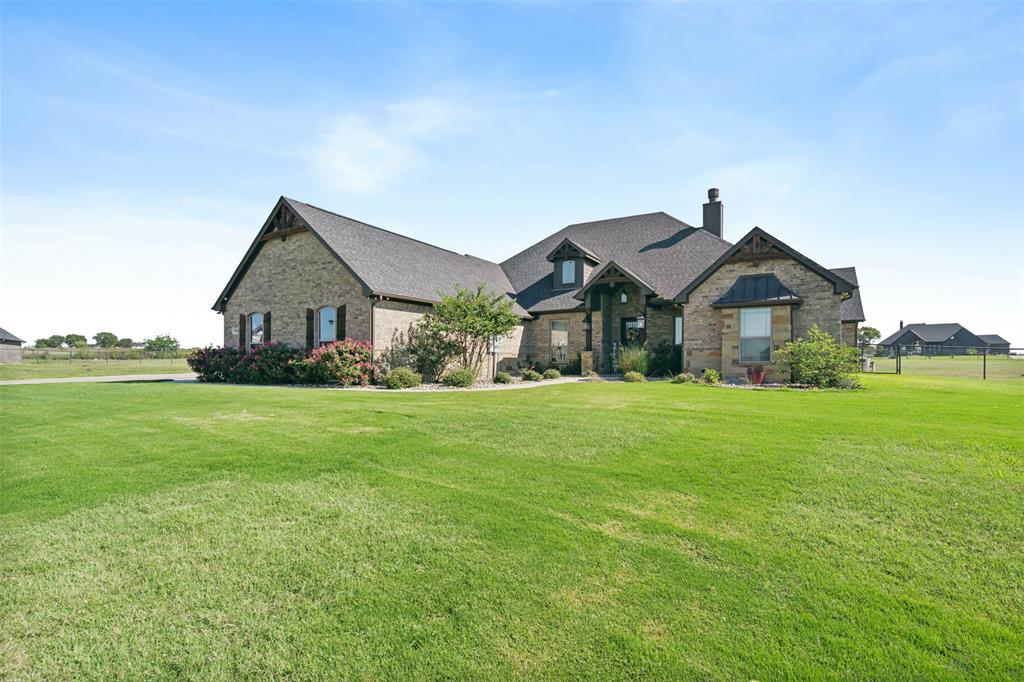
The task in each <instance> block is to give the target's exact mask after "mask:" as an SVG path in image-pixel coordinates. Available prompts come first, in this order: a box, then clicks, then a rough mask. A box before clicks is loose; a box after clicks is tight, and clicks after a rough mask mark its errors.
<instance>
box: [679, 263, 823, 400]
mask: <svg viewBox="0 0 1024 682" xmlns="http://www.w3.org/2000/svg"><path fill="white" fill-rule="evenodd" d="M762 273H774V274H775V276H776V277H778V278H779V280H780V281H781V282H782V283H783V284H784V285H786V286H787V287H789V289H790V290H791V291H793V292H794V293H795V294H796V295H798V296H800V297H801V298H802V299H803V303H802V304H801V305H799V306H774V307H773V310H772V352H773V353H774V352H775V351H776V350H777V349H778V348H780V347H781V346H782V344H783V343H785V342H786V341H789V340H790V339H791V338H795V337H800V336H806V335H807V331H808V330H809V329H810V328H811V327H812V326H813V325H814V324H817V325H818V326H819V327H820V328H821V329H822V330H824V331H826V332H828V333H829V334H831V335H832V336H833V337H834V338H835V339H837V340H841V339H842V333H841V332H842V329H841V323H840V319H841V311H840V309H841V300H840V296H839V294H836V293H835V292H834V288H833V286H832V283H831V282H828V281H826V280H825V279H823V278H822V277H821V276H820V275H818V274H816V273H815V272H813V271H812V270H810V269H808V268H806V267H805V266H803V265H801V264H800V263H798V262H796V261H795V260H792V259H789V258H786V259H771V260H765V261H762V262H760V263H759V264H757V265H756V266H755V265H753V264H752V263H750V262H731V263H726V264H724V265H723V266H722V267H720V268H719V269H718V270H717V271H716V272H715V273H713V274H712V275H711V276H710V277H709V278H708V279H706V280H705V281H704V282H702V283H701V285H700V286H699V287H697V289H696V290H695V291H693V293H691V294H690V300H689V302H688V303H687V304H686V305H684V306H683V328H684V331H683V367H684V369H687V370H688V371H691V372H693V373H695V374H699V373H700V372H701V371H702V370H704V369H706V368H710V369H716V370H719V371H721V372H722V375H723V376H725V377H727V378H739V377H742V376H745V375H746V371H747V368H748V367H749V366H750V365H753V364H763V365H764V367H765V374H766V375H767V376H768V378H769V379H770V380H773V379H779V378H788V374H787V373H786V371H785V369H784V368H780V367H778V366H774V365H773V364H772V363H752V362H749V363H740V362H739V359H738V356H739V315H738V313H737V312H736V309H733V308H725V309H718V308H713V307H712V306H711V303H712V302H714V301H715V300H716V299H717V298H718V297H720V296H721V295H722V294H724V293H725V292H726V291H728V290H729V287H731V286H732V285H733V283H734V282H735V281H736V278H737V277H739V276H740V275H752V274H762ZM790 307H792V318H790V317H789V312H788V308H790ZM776 308H786V309H787V313H786V315H785V316H783V315H782V312H781V311H776ZM727 324H728V325H730V327H729V328H728V329H727V328H726V325H727ZM734 346H735V348H734Z"/></svg>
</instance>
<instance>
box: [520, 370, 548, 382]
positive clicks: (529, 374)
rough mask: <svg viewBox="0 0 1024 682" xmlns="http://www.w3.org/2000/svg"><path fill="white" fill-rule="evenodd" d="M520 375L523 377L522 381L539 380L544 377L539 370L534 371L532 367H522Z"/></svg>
mask: <svg viewBox="0 0 1024 682" xmlns="http://www.w3.org/2000/svg"><path fill="white" fill-rule="evenodd" d="M521 376H522V377H523V381H540V380H541V379H543V378H544V377H543V375H541V373H540V372H535V371H534V370H532V369H524V370H523V371H522V372H521Z"/></svg>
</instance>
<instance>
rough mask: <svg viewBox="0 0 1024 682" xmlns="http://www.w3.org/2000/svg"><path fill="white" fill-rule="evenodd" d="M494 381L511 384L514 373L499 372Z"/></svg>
mask: <svg viewBox="0 0 1024 682" xmlns="http://www.w3.org/2000/svg"><path fill="white" fill-rule="evenodd" d="M494 383H496V384H511V383H512V375H511V374H509V373H508V372H498V373H497V374H495V375H494Z"/></svg>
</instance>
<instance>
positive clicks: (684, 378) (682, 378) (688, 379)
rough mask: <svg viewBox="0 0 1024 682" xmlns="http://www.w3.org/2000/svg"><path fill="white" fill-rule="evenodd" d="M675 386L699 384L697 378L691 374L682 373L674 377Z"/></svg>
mask: <svg viewBox="0 0 1024 682" xmlns="http://www.w3.org/2000/svg"><path fill="white" fill-rule="evenodd" d="M672 383H673V384H695V383H697V377H695V376H693V375H692V374H690V373H689V372H682V373H680V374H677V375H675V376H674V377H672Z"/></svg>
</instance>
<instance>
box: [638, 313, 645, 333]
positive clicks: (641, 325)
mask: <svg viewBox="0 0 1024 682" xmlns="http://www.w3.org/2000/svg"><path fill="white" fill-rule="evenodd" d="M645 324H647V318H646V317H644V314H643V313H640V314H639V315H637V316H636V328H637V329H643V328H644V325H645Z"/></svg>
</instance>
